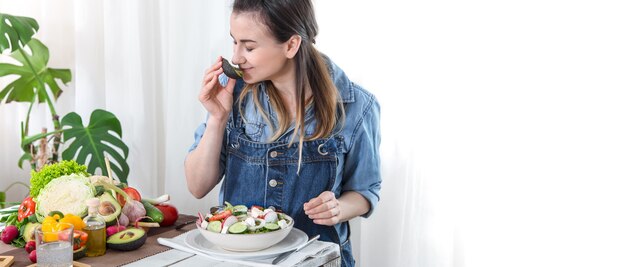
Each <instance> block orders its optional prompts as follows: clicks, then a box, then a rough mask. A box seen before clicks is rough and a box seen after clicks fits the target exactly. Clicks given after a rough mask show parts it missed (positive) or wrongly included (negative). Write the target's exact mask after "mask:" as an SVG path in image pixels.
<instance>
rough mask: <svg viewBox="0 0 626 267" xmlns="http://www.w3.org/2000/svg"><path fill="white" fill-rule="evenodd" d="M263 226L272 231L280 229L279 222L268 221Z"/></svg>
mask: <svg viewBox="0 0 626 267" xmlns="http://www.w3.org/2000/svg"><path fill="white" fill-rule="evenodd" d="M263 227H265V229H267V230H270V231H274V230H278V229H279V228H280V226H278V224H275V223H266V224H265V226H263Z"/></svg>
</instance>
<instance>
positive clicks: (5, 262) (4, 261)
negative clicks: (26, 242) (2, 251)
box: [0, 256, 15, 267]
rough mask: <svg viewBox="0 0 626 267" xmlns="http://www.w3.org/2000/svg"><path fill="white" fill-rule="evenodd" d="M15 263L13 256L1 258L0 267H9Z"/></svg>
mask: <svg viewBox="0 0 626 267" xmlns="http://www.w3.org/2000/svg"><path fill="white" fill-rule="evenodd" d="M14 261H15V259H14V257H13V256H0V267H8V266H11V264H13V262H14Z"/></svg>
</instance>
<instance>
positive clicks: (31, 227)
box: [23, 222, 41, 243]
mask: <svg viewBox="0 0 626 267" xmlns="http://www.w3.org/2000/svg"><path fill="white" fill-rule="evenodd" d="M39 225H41V224H40V223H32V222H29V223H27V224H26V226H24V234H23V236H24V241H25V242H26V243H28V241H35V229H37V226H39Z"/></svg>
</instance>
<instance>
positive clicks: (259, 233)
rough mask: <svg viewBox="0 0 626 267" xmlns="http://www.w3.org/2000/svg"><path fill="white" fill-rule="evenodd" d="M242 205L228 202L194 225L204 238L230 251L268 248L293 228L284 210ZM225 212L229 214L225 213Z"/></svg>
mask: <svg viewBox="0 0 626 267" xmlns="http://www.w3.org/2000/svg"><path fill="white" fill-rule="evenodd" d="M242 206H243V205H237V206H234V207H233V206H230V205H228V206H226V208H225V209H223V210H218V211H215V212H212V213H209V214H207V216H206V217H202V221H198V222H196V227H197V228H198V230H199V231H200V233H201V234H202V236H203V237H204V238H205V239H206V240H207V241H209V242H211V243H213V244H215V245H217V246H219V247H221V248H222V249H225V250H229V251H259V250H263V249H266V248H269V247H271V246H273V245H275V244H277V243H279V242H280V241H282V240H283V239H285V237H287V235H289V232H291V230H292V229H293V225H294V221H293V219H292V218H291V217H289V216H288V215H286V214H284V213H281V212H275V211H273V210H272V211H266V212H263V211H264V210H261V209H260V207H256V206H255V207H253V208H251V209H247V208H246V207H245V206H243V207H242ZM244 208H245V210H244ZM233 210H234V212H233ZM224 212H229V213H230V214H228V215H227V216H224ZM272 213H274V214H272ZM200 216H202V215H201V214H200ZM211 217H213V219H211ZM265 219H267V221H266V220H265Z"/></svg>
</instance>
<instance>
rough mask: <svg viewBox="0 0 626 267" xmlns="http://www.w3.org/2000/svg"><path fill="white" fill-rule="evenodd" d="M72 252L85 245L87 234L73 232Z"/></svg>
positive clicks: (79, 231)
mask: <svg viewBox="0 0 626 267" xmlns="http://www.w3.org/2000/svg"><path fill="white" fill-rule="evenodd" d="M73 243H74V250H77V249H79V248H81V247H83V246H85V245H87V233H85V232H83V231H81V230H74V242H73Z"/></svg>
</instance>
